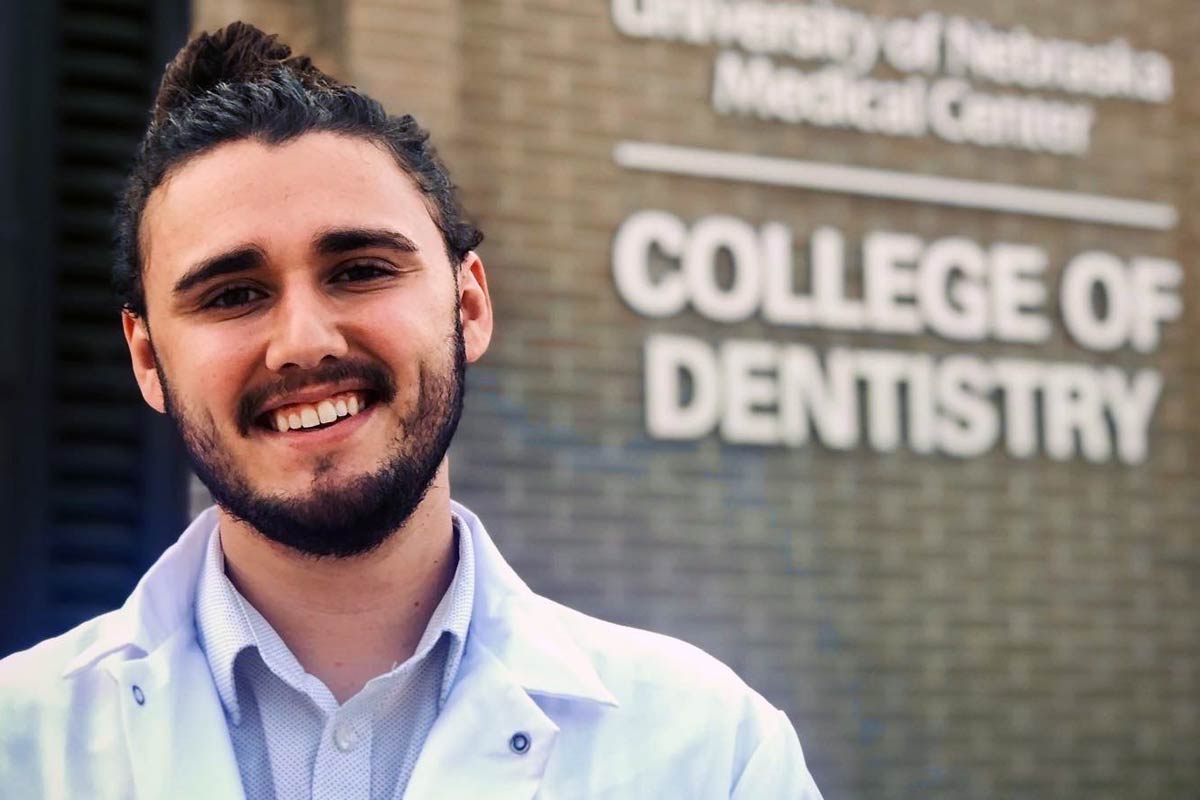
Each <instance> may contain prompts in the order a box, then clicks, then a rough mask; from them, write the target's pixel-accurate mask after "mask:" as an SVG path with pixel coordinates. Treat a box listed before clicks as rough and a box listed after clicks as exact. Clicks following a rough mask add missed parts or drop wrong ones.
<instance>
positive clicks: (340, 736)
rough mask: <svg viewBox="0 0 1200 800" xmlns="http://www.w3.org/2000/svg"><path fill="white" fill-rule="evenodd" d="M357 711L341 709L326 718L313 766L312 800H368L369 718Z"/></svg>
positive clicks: (369, 794)
mask: <svg viewBox="0 0 1200 800" xmlns="http://www.w3.org/2000/svg"><path fill="white" fill-rule="evenodd" d="M354 705H358V704H354ZM360 708H361V706H359V709H360ZM359 709H351V708H349V707H347V706H343V707H342V708H340V709H338V710H337V711H336V712H334V713H333V714H330V715H329V716H328V717H327V718H326V721H325V728H324V730H323V731H322V732H321V744H320V746H319V747H318V748H317V757H316V760H315V762H314V763H313V776H312V797H313V800H343V798H344V800H370V797H371V735H372V725H371V715H370V712H369V711H363V710H359Z"/></svg>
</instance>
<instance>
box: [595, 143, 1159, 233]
mask: <svg viewBox="0 0 1200 800" xmlns="http://www.w3.org/2000/svg"><path fill="white" fill-rule="evenodd" d="M613 159H614V160H615V161H616V163H617V164H618V165H620V166H622V167H626V168H627V169H637V170H645V171H648V172H667V173H671V174H674V175H691V176H694V177H699V178H719V179H722V180H729V181H746V182H749V183H764V184H769V185H771V186H792V187H796V188H800V189H816V190H819V191H826V192H839V193H841V194H854V195H863V196H866V197H885V198H889V199H892V200H911V201H914V202H918V203H936V204H939V205H946V206H957V207H959V208H978V209H986V210H988V211H1005V212H1009V213H1013V214H1031V215H1033V216H1038V217H1054V218H1057V219H1071V220H1080V221H1083V222H1099V223H1103V224H1106V225H1122V226H1127V227H1131V228H1152V229H1154V230H1169V229H1171V228H1174V227H1175V225H1176V224H1177V223H1178V222H1179V214H1178V212H1177V211H1176V210H1175V208H1174V207H1173V206H1170V205H1166V204H1164V203H1151V202H1148V201H1145V200H1128V199H1125V198H1122V197H1107V196H1104V195H1098V194H1084V193H1082V192H1062V191H1058V190H1055V189H1035V188H1031V187H1028V186H1016V185H1013V184H1010V183H989V182H986V181H971V180H962V179H960V178H941V177H937V176H934V175H921V174H917V173H912V172H895V171H892V170H883V169H870V168H867V167H849V166H844V165H841V164H823V163H820V162H816V161H799V160H796V159H791V158H773V157H768V156H755V155H749V154H745V153H730V152H725V151H721V150H704V149H701V148H696V147H680V146H678V145H670V144H654V143H651V142H618V143H617V145H616V147H615V148H613Z"/></svg>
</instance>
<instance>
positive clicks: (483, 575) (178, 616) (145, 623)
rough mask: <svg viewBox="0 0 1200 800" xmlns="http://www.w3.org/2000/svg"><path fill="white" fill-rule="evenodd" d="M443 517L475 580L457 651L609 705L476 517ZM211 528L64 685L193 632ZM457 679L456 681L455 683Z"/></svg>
mask: <svg viewBox="0 0 1200 800" xmlns="http://www.w3.org/2000/svg"><path fill="white" fill-rule="evenodd" d="M451 509H452V511H453V513H454V515H455V517H456V519H458V520H459V523H460V527H459V530H460V531H462V530H464V529H465V530H467V531H468V532H469V533H470V537H471V548H472V563H473V567H474V571H475V576H476V580H475V586H474V587H473V589H474V595H473V600H472V602H471V607H472V610H471V614H470V638H469V639H468V640H467V643H466V645H465V647H466V648H469V647H471V646H472V645H471V642H472V641H474V642H476V643H477V644H478V646H481V647H485V648H487V649H488V650H489V651H491V653H492V654H493V655H495V656H496V657H497V658H498V659H499V660H500V661H501V662H502V663H503V664H504V665H505V666H506V667H507V669H508V671H509V672H510V673H511V674H512V676H513V678H514V680H516V681H517V682H518V683H519V684H520V685H521V686H522V687H524V688H525V689H526V691H528V692H530V693H531V694H544V695H552V696H558V697H569V698H576V699H580V700H590V701H593V702H598V703H603V704H607V705H616V699H615V698H614V697H613V695H612V693H611V692H609V690H608V689H607V687H605V685H604V683H603V682H602V681H601V679H600V676H599V674H598V673H597V672H596V668H595V666H594V665H593V664H592V659H591V657H590V656H589V654H588V653H587V652H586V651H585V650H584V648H583V647H582V646H581V645H580V644H579V643H578V642H577V641H576V640H575V634H574V632H573V631H572V630H569V629H568V626H567V625H566V624H565V623H564V622H563V614H564V610H563V609H562V608H561V607H558V606H556V605H555V604H554V603H552V602H551V601H549V600H546V599H545V598H542V597H539V596H538V595H536V594H534V593H533V592H532V591H531V590H530V589H529V587H528V586H526V585H525V582H524V581H522V580H521V578H520V577H518V576H517V574H516V572H514V571H513V569H512V567H510V566H509V565H508V563H507V562H506V561H505V560H504V558H503V556H501V555H500V551H499V550H497V549H496V546H495V544H493V543H492V540H491V538H490V537H489V536H488V533H487V531H486V530H485V529H484V527H483V523H482V522H480V520H479V518H478V517H476V516H475V515H474V514H473V513H471V511H470V510H468V509H467V508H466V507H465V506H463V505H461V504H459V503H457V502H452V503H451ZM216 527H217V513H216V508H215V507H212V508H209V509H207V510H206V511H204V512H203V513H201V514H200V515H199V516H198V517H197V518H196V519H195V520H193V522H192V524H191V525H189V526H188V528H187V530H185V531H184V532H183V535H182V536H180V538H179V541H177V542H176V543H175V544H173V545H171V547H169V548H168V549H167V551H166V552H165V553H163V555H162V557H161V558H160V559H159V560H158V561H157V562H155V564H154V566H152V567H151V568H150V570H149V571H147V573H146V574H145V575H144V576H143V577H142V579H141V580H140V581H139V582H138V585H137V588H135V589H134V590H133V593H132V594H131V595H130V596H129V599H128V600H127V601H126V602H125V605H124V606H122V607H121V608H120V609H119V610H117V611H115V612H113V613H111V614H107V615H105V616H104V617H103V618H101V619H100V620H99V621H98V622H97V629H96V633H95V639H94V640H93V641H92V643H91V645H90V646H88V647H87V648H85V649H84V650H83V652H81V653H80V654H79V655H78V656H77V657H76V658H75V659H73V660H72V661H71V663H70V664H68V665H67V668H66V669H65V670H64V673H63V674H64V677H69V676H71V675H74V674H77V673H79V672H82V671H83V670H85V669H89V668H91V667H93V666H95V665H98V664H99V663H100V662H101V661H103V660H105V659H107V658H108V657H109V656H110V655H115V654H118V653H125V654H126V655H125V657H126V658H138V657H144V656H146V655H147V654H149V653H151V652H153V651H154V650H155V649H157V648H158V647H160V646H162V645H164V644H165V643H167V642H168V641H170V640H171V637H172V636H174V635H175V634H177V633H179V632H180V630H181V629H183V628H184V627H187V628H191V629H193V630H194V628H195V625H196V615H195V601H196V591H197V586H198V579H199V575H200V572H201V569H202V567H203V565H204V563H205V556H206V554H207V547H208V546H209V543H210V540H211V538H212V535H213V533H214V532H215V531H216ZM460 547H461V544H460ZM454 661H455V662H457V661H458V659H454ZM456 669H457V667H456ZM462 677H463V676H462V675H458V674H457V673H456V680H459V679H462ZM452 682H453V681H446V682H445V683H446V685H449V684H450V683H452ZM443 690H445V686H444V687H443Z"/></svg>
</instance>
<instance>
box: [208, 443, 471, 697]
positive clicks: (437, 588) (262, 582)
mask: <svg viewBox="0 0 1200 800" xmlns="http://www.w3.org/2000/svg"><path fill="white" fill-rule="evenodd" d="M220 530H221V547H222V549H223V550H224V553H225V570H226V572H227V574H228V575H229V578H230V580H231V581H233V584H234V586H236V587H237V589H238V591H239V592H241V594H242V596H243V597H245V598H246V599H247V600H248V601H249V602H250V603H251V605H253V606H254V608H255V609H257V610H258V612H259V613H260V614H262V615H263V617H264V618H265V619H266V620H267V622H269V623H270V624H271V627H273V628H274V629H275V631H276V632H277V633H278V634H279V636H280V638H282V639H283V641H284V642H285V643H286V644H287V646H288V648H289V649H290V650H291V651H292V653H293V654H294V655H295V656H296V659H297V660H298V661H299V662H300V665H301V666H303V667H304V669H305V671H306V672H308V673H309V674H311V675H315V676H316V677H317V678H319V679H320V680H321V681H322V682H323V683H324V684H325V685H326V686H327V687H329V690H330V691H331V692H332V693H333V696H334V697H335V698H336V699H337V701H338V702H339V703H344V702H345V701H346V700H348V699H349V698H351V697H353V696H354V695H355V694H357V693H358V692H359V690H361V689H362V687H363V685H364V684H365V683H366V682H367V681H369V680H370V679H371V678H373V677H375V676H376V675H381V674H383V673H385V672H387V671H389V670H390V669H391V667H392V665H393V664H394V663H396V662H401V661H405V660H407V659H408V658H409V657H410V656H411V655H412V654H413V652H414V651H415V650H416V647H417V644H418V642H419V641H420V639H421V635H422V634H423V633H424V632H425V628H426V626H428V624H429V618H430V616H431V615H432V614H433V609H434V607H435V606H436V605H437V604H438V601H439V600H441V598H442V596H443V595H444V594H445V593H446V589H447V588H449V586H450V582H451V581H452V580H453V577H454V571H455V569H456V567H457V566H458V549H457V546H456V541H455V537H454V526H453V522H452V519H451V515H450V493H449V487H448V481H447V467H446V464H445V462H443V464H442V467H441V469H440V470H439V471H438V475H437V477H436V478H435V479H434V483H433V485H431V486H430V487H429V491H428V492H427V493H426V495H425V499H424V500H422V502H421V505H419V506H418V507H417V510H416V511H414V512H413V514H412V516H411V517H410V518H409V519H408V521H407V522H405V523H404V525H403V526H402V527H401V528H400V529H398V530H397V531H395V532H394V533H393V534H392V536H390V537H389V538H388V539H387V541H385V542H384V543H383V545H382V546H381V547H379V548H378V549H376V550H374V551H372V552H370V553H368V554H366V555H362V556H355V557H352V558H342V559H336V558H323V559H314V558H312V557H311V556H305V555H302V554H300V553H297V552H296V551H294V550H291V549H290V548H287V547H284V546H283V545H280V544H278V543H277V542H274V541H271V540H270V539H267V538H265V537H264V536H262V535H261V534H260V533H258V532H257V531H255V530H254V529H253V528H250V527H249V526H248V525H246V524H245V523H244V522H241V521H240V520H236V519H234V518H232V517H231V516H230V515H228V514H226V513H225V512H224V510H221V512H220Z"/></svg>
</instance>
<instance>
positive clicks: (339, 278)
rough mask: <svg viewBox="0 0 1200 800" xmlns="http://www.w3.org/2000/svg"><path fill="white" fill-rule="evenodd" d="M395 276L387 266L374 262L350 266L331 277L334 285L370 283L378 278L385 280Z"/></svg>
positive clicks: (362, 262) (361, 262)
mask: <svg viewBox="0 0 1200 800" xmlns="http://www.w3.org/2000/svg"><path fill="white" fill-rule="evenodd" d="M393 274H395V270H394V269H392V268H391V266H390V265H388V264H381V263H379V262H375V261H359V262H356V263H354V264H350V265H349V266H347V267H346V268H345V269H343V270H341V271H340V272H338V273H337V274H336V275H334V276H333V282H334V283H362V282H363V281H372V280H376V279H378V278H385V277H388V276H390V275H393Z"/></svg>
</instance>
